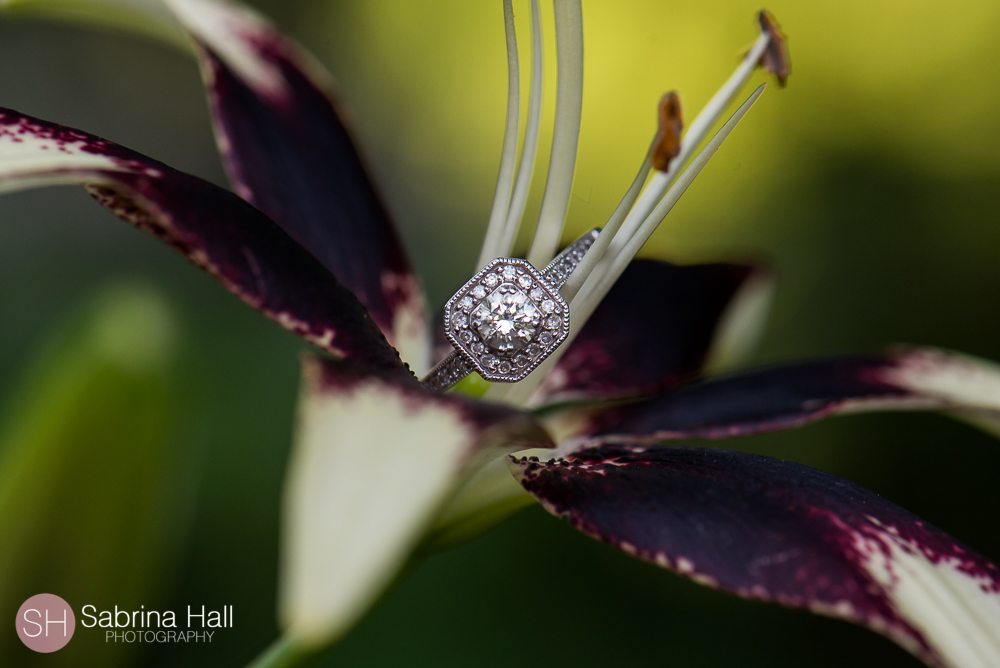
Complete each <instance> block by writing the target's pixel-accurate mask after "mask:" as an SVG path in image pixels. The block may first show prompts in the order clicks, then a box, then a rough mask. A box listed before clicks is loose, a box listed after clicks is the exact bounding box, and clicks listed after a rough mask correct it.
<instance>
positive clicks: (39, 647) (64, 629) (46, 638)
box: [14, 594, 76, 653]
mask: <svg viewBox="0 0 1000 668" xmlns="http://www.w3.org/2000/svg"><path fill="white" fill-rule="evenodd" d="M14 625H15V626H16V627H17V637H18V638H20V639H21V642H23V643H24V644H25V645H26V646H27V647H28V649H33V650H35V651H36V652H46V653H48V652H55V651H56V650H59V649H62V648H63V647H65V646H66V643H68V642H69V641H70V638H72V637H73V631H75V630H76V617H75V616H74V615H73V608H71V607H69V603H67V602H66V601H64V600H62V599H61V598H59V597H58V596H56V595H55V594H35V595H34V596H32V597H31V598H29V599H28V600H27V601H25V602H24V603H22V604H21V609H20V610H18V611H17V618H16V619H15V620H14Z"/></svg>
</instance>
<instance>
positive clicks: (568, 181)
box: [527, 0, 583, 268]
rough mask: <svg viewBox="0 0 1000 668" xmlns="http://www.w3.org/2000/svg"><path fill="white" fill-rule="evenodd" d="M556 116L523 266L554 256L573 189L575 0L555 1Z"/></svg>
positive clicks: (579, 22)
mask: <svg viewBox="0 0 1000 668" xmlns="http://www.w3.org/2000/svg"><path fill="white" fill-rule="evenodd" d="M552 4H553V7H554V13H555V28H556V72H557V75H556V114H555V126H554V127H553V130H552V151H551V154H550V157H549V173H548V176H547V178H546V180H545V194H544V195H543V196H542V206H541V210H540V211H539V214H538V225H537V226H536V227H535V236H534V239H532V242H531V248H530V249H529V251H528V257H527V259H528V262H530V263H531V264H532V265H534V266H535V267H536V268H541V267H544V266H545V265H546V264H548V262H549V260H551V259H552V258H553V257H554V256H555V254H556V248H558V246H559V239H560V237H561V236H562V229H563V223H564V222H565V221H566V211H567V209H568V208H569V198H570V195H572V191H573V176H574V173H575V171H576V152H577V146H578V144H579V140H580V116H581V111H582V108H583V9H582V7H581V6H580V0H554V1H553V3H552Z"/></svg>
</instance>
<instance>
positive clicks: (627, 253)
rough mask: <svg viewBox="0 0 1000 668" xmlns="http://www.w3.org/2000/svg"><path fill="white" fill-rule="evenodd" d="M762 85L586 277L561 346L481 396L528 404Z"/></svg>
mask: <svg viewBox="0 0 1000 668" xmlns="http://www.w3.org/2000/svg"><path fill="white" fill-rule="evenodd" d="M765 86H766V84H761V85H760V86H759V87H758V88H757V89H756V90H755V91H754V92H753V93H752V94H751V95H750V97H749V98H747V100H746V101H745V102H744V103H743V104H742V105H740V107H739V108H738V109H737V110H736V112H735V113H734V114H733V115H732V116H731V117H730V118H729V120H728V121H726V123H725V125H723V126H722V128H721V129H720V130H719V131H718V132H717V133H716V134H715V136H714V137H712V140H711V141H710V142H709V143H708V144H707V145H706V146H705V148H704V149H702V151H701V152H700V153H699V154H698V156H697V157H695V159H694V160H693V161H692V162H691V165H690V166H689V167H688V168H687V169H686V170H685V171H684V173H683V174H681V177H680V178H679V179H678V180H677V183H676V184H675V185H674V186H673V187H672V188H670V190H669V191H668V192H667V193H666V196H665V197H664V198H663V200H662V201H660V203H659V204H657V206H656V207H655V208H654V210H653V211H652V213H650V215H648V216H647V217H646V219H645V220H644V221H643V222H642V224H641V225H640V226H639V229H638V230H637V232H636V234H634V235H633V236H632V238H631V239H629V241H628V243H627V244H625V248H624V249H623V251H622V252H620V253H619V254H618V255H617V256H615V257H614V258H612V259H611V261H610V262H609V265H608V270H607V271H606V272H604V273H603V274H601V275H598V274H597V273H596V272H595V273H592V274H591V276H590V278H588V279H587V281H586V282H585V283H584V285H583V288H581V290H580V292H579V293H578V294H577V295H576V297H575V298H574V299H573V301H572V302H571V303H570V309H571V311H570V312H571V316H572V318H571V321H570V331H569V335H568V337H567V338H566V340H565V341H564V342H563V344H562V346H560V347H559V348H558V349H556V350H555V351H554V352H553V353H552V355H551V356H549V357H548V358H547V359H546V360H545V361H544V362H542V363H541V364H540V365H539V366H538V368H536V369H535V370H534V371H533V372H532V373H531V375H529V376H528V377H527V378H525V379H524V380H522V381H520V382H518V383H512V384H510V385H505V386H502V387H501V386H498V385H493V386H491V387H490V388H489V389H488V390H487V391H486V394H485V395H484V398H486V399H490V400H495V401H504V402H506V403H509V404H513V405H527V403H528V402H529V400H530V399H531V395H532V394H533V393H534V391H535V389H537V387H538V385H539V383H541V381H542V379H543V378H544V377H545V376H546V375H547V374H548V372H549V371H551V370H552V368H553V367H554V366H555V365H556V363H557V362H558V361H559V359H560V358H561V357H562V354H563V353H565V352H566V350H568V348H569V345H570V343H572V341H573V339H574V338H575V336H576V334H578V333H579V332H580V330H581V329H582V327H583V325H584V324H585V323H586V322H587V320H588V319H589V318H590V316H591V315H592V314H593V312H594V310H595V309H596V308H597V305H598V304H599V303H600V302H601V300H602V299H603V298H604V296H605V295H606V294H607V293H608V291H609V290H610V289H611V287H612V286H613V285H614V284H615V281H617V280H618V278H619V277H620V276H621V274H622V273H623V272H624V271H625V267H627V266H628V264H629V262H631V261H632V258H633V257H635V255H636V254H637V253H638V252H639V250H640V249H641V248H642V246H643V245H645V243H646V241H647V240H648V239H649V237H650V236H651V235H652V234H653V232H654V231H655V230H656V228H657V226H658V225H659V224H660V222H661V221H662V220H663V219H664V218H665V217H666V215H667V214H668V213H670V210H671V209H672V208H673V206H674V204H676V203H677V201H678V200H679V199H680V198H681V195H683V194H684V193H685V192H686V191H687V189H688V187H689V186H690V185H691V183H692V182H694V179H695V177H697V176H698V174H699V173H700V172H701V170H702V169H703V168H704V167H705V165H706V164H707V163H708V161H709V160H710V159H711V158H712V156H713V155H715V153H716V151H718V150H719V147H720V146H722V143H723V142H724V141H725V140H726V138H728V137H729V135H730V134H731V133H732V131H733V130H734V129H735V128H736V126H737V125H738V124H739V122H740V121H741V120H742V119H743V117H744V116H745V115H746V113H747V112H748V111H750V108H751V107H752V106H753V105H754V103H755V102H756V101H757V99H758V98H759V97H760V95H761V93H763V92H764V88H765ZM661 174H662V172H661ZM574 273H575V272H574Z"/></svg>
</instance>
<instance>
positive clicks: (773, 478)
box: [511, 444, 1000, 666]
mask: <svg viewBox="0 0 1000 668" xmlns="http://www.w3.org/2000/svg"><path fill="white" fill-rule="evenodd" d="M511 468H512V470H513V471H514V473H515V475H516V476H517V477H518V478H519V479H520V480H521V483H522V485H523V486H524V487H525V489H527V490H528V491H529V492H530V493H531V494H533V495H534V496H535V497H536V498H537V499H538V500H539V501H540V502H541V503H542V504H543V505H544V506H545V508H546V509H547V510H548V511H549V512H550V513H552V514H553V515H556V516H558V517H564V518H565V519H566V520H567V521H568V522H569V523H570V524H571V525H573V526H574V527H575V528H577V529H579V530H580V531H583V532H584V533H586V534H588V535H590V536H593V537H594V538H597V539H598V540H601V541H604V542H606V543H609V544H611V545H613V546H615V547H617V548H618V549H620V550H622V551H624V552H626V553H628V554H630V555H633V556H636V557H639V558H641V559H644V560H646V561H649V562H652V563H655V564H657V565H659V566H661V567H663V568H667V569H670V570H673V571H675V572H677V573H681V574H683V575H686V576H688V577H690V578H692V579H693V580H695V581H697V582H700V583H702V584H705V585H708V586H711V587H717V588H720V589H724V590H726V591H729V592H733V593H735V594H738V595H740V596H743V597H745V598H751V599H758V600H762V601H772V602H776V603H780V604H783V605H786V606H790V607H797V608H806V609H808V610H810V611H812V612H815V613H818V614H823V615H829V616H833V617H839V618H841V619H846V620H849V621H851V622H855V623H858V624H862V625H865V626H867V627H869V628H871V629H873V630H875V631H878V632H879V633H883V634H885V635H887V636H889V637H890V638H892V639H893V640H895V641H896V642H898V643H899V644H901V645H902V646H903V647H905V648H906V649H908V650H910V651H911V652H914V653H915V654H917V655H918V656H920V657H921V658H923V659H924V660H925V661H927V662H928V663H931V664H933V665H949V666H950V665H956V666H957V665H961V666H992V665H998V663H1000V569H998V568H997V566H996V565H995V564H993V563H992V562H990V561H989V560H987V559H986V558H984V557H982V556H980V555H979V554H977V553H976V552H974V551H972V550H971V549H969V548H968V547H966V546H964V545H962V544H961V543H959V542H958V541H957V540H955V539H954V538H952V537H950V536H948V535H947V534H945V533H944V532H942V531H940V530H938V529H936V528H934V527H933V526H930V525H929V524H927V523H925V522H923V521H922V520H920V519H919V518H918V517H916V516H914V515H912V514H911V513H909V512H907V511H906V510H903V509H902V508H899V507H898V506H896V505H894V504H892V503H890V502H888V501H886V500H885V499H883V498H881V497H880V496H878V495H877V494H875V493H873V492H870V491H868V490H866V489H864V488H862V487H859V486H858V485H855V484H853V483H851V482H848V481H846V480H843V479H841V478H838V477H836V476H833V475H830V474H828V473H824V472H822V471H818V470H816V469H812V468H809V467H807V466H803V465H801V464H796V463H794V462H785V461H781V460H778V459H772V458H770V457H763V456H759V455H751V454H746V453H742V452H733V451H719V450H711V449H688V448H658V447H653V448H643V447H634V446H633V447H629V446H622V445H618V444H606V445H604V446H602V447H600V448H593V449H586V450H582V451H578V452H575V453H573V454H572V455H570V457H569V459H558V460H556V459H553V460H550V461H548V462H547V463H545V462H538V461H537V460H536V461H530V460H523V459H515V458H511Z"/></svg>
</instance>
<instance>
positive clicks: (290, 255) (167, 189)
mask: <svg viewBox="0 0 1000 668" xmlns="http://www.w3.org/2000/svg"><path fill="white" fill-rule="evenodd" d="M53 184H78V185H83V186H85V187H86V188H87V190H88V192H90V194H91V195H93V197H94V198H95V199H96V200H97V201H98V202H100V203H101V204H103V205H104V206H105V207H107V208H108V209H110V210H111V211H112V212H113V213H114V214H116V215H117V216H119V217H121V218H123V219H124V220H126V221H127V222H129V223H131V224H132V225H135V226H136V227H138V228H139V229H141V230H143V231H144V232H148V233H149V234H152V235H153V236H155V237H156V238H158V239H160V240H161V241H163V242H165V243H166V244H168V245H169V246H171V247H172V248H173V249H174V250H176V251H177V252H179V253H180V254H181V255H183V256H184V257H186V258H187V259H188V260H190V261H191V262H192V263H194V264H195V265H197V266H198V267H201V268H202V269H204V270H205V271H206V272H208V273H209V274H210V275H211V276H212V277H213V278H214V279H215V280H217V281H219V282H220V283H221V284H222V285H223V286H225V288H226V289H227V290H229V291H230V292H232V293H233V294H235V295H236V296H237V297H239V298H240V299H242V300H243V301H244V302H246V303H247V304H249V305H250V306H252V307H253V308H255V309H257V310H258V311H260V312H261V313H263V314H264V315H266V316H267V317H268V318H270V319H272V320H274V321H276V322H278V323H279V324H280V325H281V326H282V327H284V328H285V329H288V330H290V331H292V332H294V333H295V334H297V335H299V336H301V337H302V338H304V339H306V340H307V341H309V342H311V343H313V344H315V345H317V346H319V347H320V348H323V349H324V350H326V351H328V352H330V353H331V354H334V355H337V356H340V357H352V358H356V359H359V360H363V361H365V362H366V363H367V364H370V365H372V366H374V367H376V368H382V369H396V370H398V369H400V368H401V367H402V363H401V362H400V361H399V356H398V355H397V353H396V351H395V350H393V349H392V348H391V347H390V346H389V345H388V343H387V342H386V340H385V337H384V336H383V335H382V333H381V332H380V331H379V329H378V328H377V327H376V326H375V324H374V323H373V322H372V320H371V318H370V317H369V316H368V314H367V313H366V312H365V309H364V307H363V306H362V305H361V303H360V302H358V300H357V298H356V297H355V296H354V295H353V294H351V292H350V291H349V290H347V289H346V288H344V286H342V285H341V284H340V283H338V282H337V279H336V278H334V277H333V275H331V274H330V272H329V271H328V270H327V269H326V268H324V267H323V265H321V264H320V263H319V262H318V261H317V260H316V259H315V258H314V257H313V256H312V255H310V254H309V252H308V251H306V250H305V249H303V248H302V247H301V246H299V245H298V244H297V243H296V242H295V241H294V240H293V239H292V238H291V237H289V236H288V235H287V234H286V233H285V232H283V231H282V230H281V229H280V228H279V227H278V226H277V225H275V224H274V223H273V222H272V221H271V220H270V219H268V217H267V216H265V215H264V214H262V213H261V212H259V211H258V210H256V209H255V208H253V207H252V206H250V205H249V204H247V203H246V202H245V201H243V200H242V199H240V198H239V197H236V196H235V195H233V194H232V193H230V192H228V191H226V190H223V189H222V188H219V187H217V186H214V185H212V184H210V183H208V182H206V181H203V180H201V179H198V178H195V177H193V176H190V175H188V174H184V173H182V172H178V171H177V170H175V169H172V168H170V167H168V166H166V165H164V164H162V163H159V162H156V161H155V160H151V159H150V158H147V157H145V156H143V155H140V154H139V153H136V152H134V151H130V150H129V149H126V148H123V147H121V146H118V145H116V144H114V143H112V142H109V141H106V140H103V139H100V138H98V137H95V136H93V135H89V134H86V133H84V132H80V131H78V130H72V129H70V128H65V127H62V126H60V125H56V124H53V123H48V122H45V121H41V120H38V119H35V118H31V117H29V116H25V115H23V114H21V113H19V112H16V111H11V110H7V109H0V192H5V191H12V190H20V189H24V188H30V187H37V186H45V185H53Z"/></svg>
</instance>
